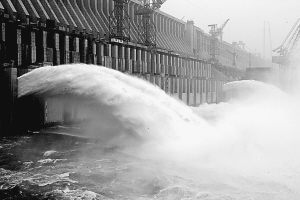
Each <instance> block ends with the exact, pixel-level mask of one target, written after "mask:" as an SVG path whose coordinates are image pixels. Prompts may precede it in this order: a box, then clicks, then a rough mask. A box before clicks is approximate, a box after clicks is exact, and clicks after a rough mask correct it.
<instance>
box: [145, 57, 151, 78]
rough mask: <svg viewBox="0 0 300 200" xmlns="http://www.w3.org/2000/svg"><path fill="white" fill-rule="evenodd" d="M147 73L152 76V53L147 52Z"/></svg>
mask: <svg viewBox="0 0 300 200" xmlns="http://www.w3.org/2000/svg"><path fill="white" fill-rule="evenodd" d="M146 73H147V74H151V52H150V51H146Z"/></svg>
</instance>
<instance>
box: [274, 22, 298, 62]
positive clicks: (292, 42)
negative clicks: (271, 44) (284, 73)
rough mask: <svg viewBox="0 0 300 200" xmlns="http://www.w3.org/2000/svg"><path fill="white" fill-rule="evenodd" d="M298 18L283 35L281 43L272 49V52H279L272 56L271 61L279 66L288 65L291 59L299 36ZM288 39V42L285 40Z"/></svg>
mask: <svg viewBox="0 0 300 200" xmlns="http://www.w3.org/2000/svg"><path fill="white" fill-rule="evenodd" d="M299 21H300V18H299V19H298V20H297V21H296V23H295V24H294V26H293V27H292V29H291V30H290V32H289V33H288V35H287V36H286V37H285V39H284V41H283V42H282V44H281V45H280V46H279V47H277V48H276V49H274V50H273V51H274V52H277V53H279V56H273V57H272V62H273V63H276V64H279V65H280V66H288V65H289V64H290V62H291V60H292V59H293V56H294V54H295V50H296V47H297V45H298V42H299V38H300V24H299ZM288 39H289V40H288ZM287 40H288V42H287Z"/></svg>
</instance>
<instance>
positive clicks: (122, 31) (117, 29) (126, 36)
mask: <svg viewBox="0 0 300 200" xmlns="http://www.w3.org/2000/svg"><path fill="white" fill-rule="evenodd" d="M113 1H114V4H115V6H114V9H113V10H112V12H111V14H110V16H109V38H110V39H111V38H115V39H119V40H122V41H130V17H129V15H128V2H129V1H130V0H113Z"/></svg>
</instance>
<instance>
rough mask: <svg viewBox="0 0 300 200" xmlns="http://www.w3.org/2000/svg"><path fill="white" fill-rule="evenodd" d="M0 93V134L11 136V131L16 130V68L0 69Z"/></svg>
mask: <svg viewBox="0 0 300 200" xmlns="http://www.w3.org/2000/svg"><path fill="white" fill-rule="evenodd" d="M0 93H1V95H2V98H1V99H2V100H1V104H0V110H1V112H0V134H1V133H4V134H5V133H7V134H10V135H11V134H13V133H14V132H15V131H14V130H12V129H14V128H17V127H18V126H17V124H15V121H16V117H17V115H16V111H17V110H16V100H17V97H18V84H17V68H14V66H11V67H9V68H1V69H0Z"/></svg>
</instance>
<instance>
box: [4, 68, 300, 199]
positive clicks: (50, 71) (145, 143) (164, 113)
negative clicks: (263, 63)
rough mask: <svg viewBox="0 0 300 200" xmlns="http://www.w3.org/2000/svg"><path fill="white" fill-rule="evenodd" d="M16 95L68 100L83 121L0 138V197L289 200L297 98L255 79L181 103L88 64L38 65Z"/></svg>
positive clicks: (297, 159) (297, 158)
mask: <svg viewBox="0 0 300 200" xmlns="http://www.w3.org/2000/svg"><path fill="white" fill-rule="evenodd" d="M19 83H20V85H21V87H20V91H19V92H20V96H26V95H42V96H45V97H53V96H55V97H56V98H61V99H64V100H65V101H70V104H71V103H72V104H75V105H76V106H78V108H79V111H80V112H79V113H78V116H79V117H81V118H83V119H85V121H84V122H83V123H80V124H76V125H69V126H53V127H49V128H47V129H42V130H38V131H35V132H32V131H28V132H26V133H23V134H21V135H19V136H11V137H8V136H7V137H1V138H0V196H1V198H2V199H140V200H142V199H145V200H146V199H186V200H187V199H190V200H192V199H203V200H275V199H276V200H285V199H286V200H298V199H299V198H300V155H299V154H300V145H299V144H300V136H299V132H300V123H299V119H300V112H299V111H300V106H299V105H298V104H299V103H298V102H299V101H298V99H299V98H298V96H297V95H289V94H286V93H284V92H282V91H281V90H279V89H277V88H276V87H274V86H271V85H267V84H264V83H260V82H255V81H238V82H232V83H229V84H227V85H226V87H227V88H235V90H237V91H240V92H239V94H240V95H239V96H237V97H236V98H235V99H232V100H231V101H229V102H226V103H219V104H212V105H208V104H204V105H201V106H199V107H188V106H186V105H185V104H183V103H182V102H180V101H179V100H177V99H175V98H173V97H170V96H169V95H167V94H165V93H164V92H163V91H162V90H160V89H159V88H158V87H156V86H154V85H151V84H150V83H147V82H146V81H143V80H141V79H139V78H136V77H132V76H130V75H126V74H122V73H120V72H118V71H114V70H111V69H107V68H104V67H100V66H93V65H83V64H77V65H62V66H54V67H53V66H49V67H43V68H39V69H36V70H33V71H32V72H30V73H28V74H25V75H23V76H22V77H20V78H19Z"/></svg>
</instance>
